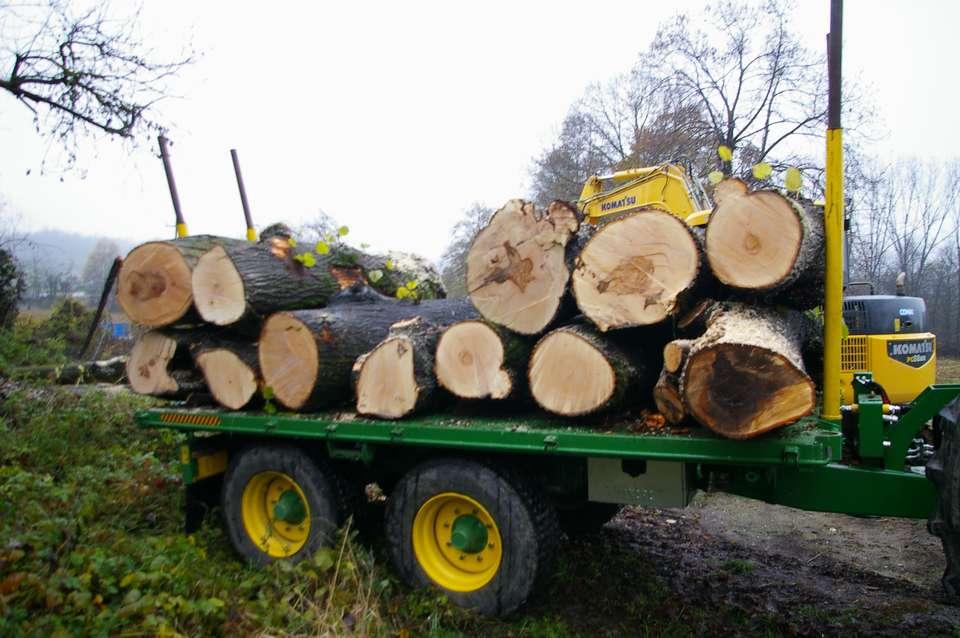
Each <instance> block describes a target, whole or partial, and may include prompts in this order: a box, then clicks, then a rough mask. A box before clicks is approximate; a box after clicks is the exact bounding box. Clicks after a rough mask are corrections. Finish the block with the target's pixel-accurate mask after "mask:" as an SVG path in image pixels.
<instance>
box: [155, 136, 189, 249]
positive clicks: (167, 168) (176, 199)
mask: <svg viewBox="0 0 960 638" xmlns="http://www.w3.org/2000/svg"><path fill="white" fill-rule="evenodd" d="M157 142H159V143H160V159H162V160H163V171H164V172H165V173H166V174H167V186H169V187H170V199H171V200H173V212H174V214H175V215H176V216H177V237H186V236H187V223H186V222H185V221H184V220H183V212H182V211H181V210H180V195H178V194H177V182H176V180H174V179H173V166H172V165H171V164H170V153H169V151H168V150H167V145H168V144H169V143H170V140H168V139H167V138H166V137H164V136H163V135H160V136H159V137H157Z"/></svg>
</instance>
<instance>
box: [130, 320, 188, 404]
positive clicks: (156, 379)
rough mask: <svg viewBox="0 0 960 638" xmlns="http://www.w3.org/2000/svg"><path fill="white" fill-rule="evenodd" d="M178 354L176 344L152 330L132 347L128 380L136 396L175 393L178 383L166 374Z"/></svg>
mask: <svg viewBox="0 0 960 638" xmlns="http://www.w3.org/2000/svg"><path fill="white" fill-rule="evenodd" d="M176 353H177V341H176V339H173V338H172V337H169V336H167V335H165V334H163V333H162V332H156V331H151V332H148V333H146V334H144V335H142V336H141V337H140V338H139V339H137V341H136V343H134V344H133V349H132V350H131V351H130V358H129V359H128V360H127V379H128V380H129V381H130V388H131V389H132V390H133V391H134V392H136V393H138V394H151V395H155V396H162V395H165V394H175V393H177V391H178V390H179V389H180V384H179V383H178V382H177V380H176V379H174V377H173V376H172V375H171V374H170V372H169V371H168V366H169V364H170V362H171V361H172V360H173V357H174V355H176Z"/></svg>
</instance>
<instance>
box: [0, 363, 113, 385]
mask: <svg viewBox="0 0 960 638" xmlns="http://www.w3.org/2000/svg"><path fill="white" fill-rule="evenodd" d="M126 370H127V357H113V358H112V359H104V360H101V361H85V362H83V363H77V362H71V363H65V364H63V365H59V366H56V365H40V366H24V367H21V368H14V369H13V371H12V376H14V377H15V378H17V379H35V380H38V381H41V380H42V381H49V382H50V383H58V384H60V385H69V384H80V383H96V382H101V383H123V382H124V381H126V379H127V377H126Z"/></svg>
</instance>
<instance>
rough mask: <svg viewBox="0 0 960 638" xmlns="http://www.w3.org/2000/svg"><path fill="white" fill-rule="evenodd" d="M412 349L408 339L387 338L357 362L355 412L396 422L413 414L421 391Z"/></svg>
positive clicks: (412, 346)
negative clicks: (395, 420)
mask: <svg viewBox="0 0 960 638" xmlns="http://www.w3.org/2000/svg"><path fill="white" fill-rule="evenodd" d="M413 348H414V344H413V343H412V342H411V340H410V339H409V338H407V337H402V336H400V337H390V338H389V339H386V340H384V341H383V342H382V343H380V345H378V346H377V347H376V348H374V349H373V350H372V351H370V352H369V353H368V354H366V355H363V356H362V357H360V358H359V359H358V360H357V363H356V365H355V368H354V372H355V373H356V374H357V412H359V413H360V414H366V415H371V416H377V417H380V418H383V419H399V418H400V417H402V416H405V415H407V414H409V413H410V412H411V411H413V410H414V408H415V407H416V405H417V399H418V397H419V394H420V387H419V386H418V384H417V381H416V378H415V376H414V360H413V359H414V353H413Z"/></svg>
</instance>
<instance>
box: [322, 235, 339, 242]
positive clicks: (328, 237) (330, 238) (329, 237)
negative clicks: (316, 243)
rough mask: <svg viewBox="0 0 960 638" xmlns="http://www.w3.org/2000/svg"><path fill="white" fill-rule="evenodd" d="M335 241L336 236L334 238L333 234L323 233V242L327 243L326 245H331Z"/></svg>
mask: <svg viewBox="0 0 960 638" xmlns="http://www.w3.org/2000/svg"><path fill="white" fill-rule="evenodd" d="M336 240H337V238H336V236H335V235H334V234H333V233H324V234H323V241H325V242H327V243H328V244H332V243H333V242H335V241H336Z"/></svg>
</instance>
